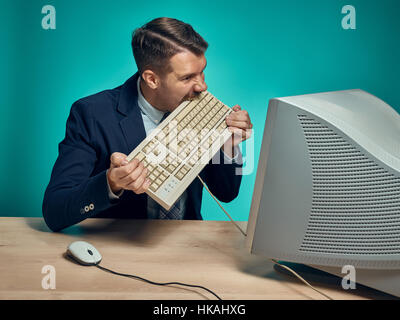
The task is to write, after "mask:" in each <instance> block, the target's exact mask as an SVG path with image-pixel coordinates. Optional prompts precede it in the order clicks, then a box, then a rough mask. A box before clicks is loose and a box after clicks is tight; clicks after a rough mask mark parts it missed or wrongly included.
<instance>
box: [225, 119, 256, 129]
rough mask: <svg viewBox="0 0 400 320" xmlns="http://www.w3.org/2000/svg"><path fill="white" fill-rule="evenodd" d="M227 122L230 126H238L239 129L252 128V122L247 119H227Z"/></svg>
mask: <svg viewBox="0 0 400 320" xmlns="http://www.w3.org/2000/svg"><path fill="white" fill-rule="evenodd" d="M226 124H227V126H228V127H236V128H239V129H243V130H246V129H250V127H251V124H250V123H249V122H247V121H235V120H228V119H227V120H226Z"/></svg>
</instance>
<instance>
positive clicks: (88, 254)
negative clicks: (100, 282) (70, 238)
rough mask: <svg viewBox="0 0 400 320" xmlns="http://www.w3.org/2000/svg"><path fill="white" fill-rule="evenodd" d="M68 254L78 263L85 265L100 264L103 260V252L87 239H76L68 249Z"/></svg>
mask: <svg viewBox="0 0 400 320" xmlns="http://www.w3.org/2000/svg"><path fill="white" fill-rule="evenodd" d="M67 254H68V255H69V256H71V257H72V258H73V259H74V260H76V261H77V262H78V263H80V264H83V265H85V266H91V265H95V264H98V263H99V262H100V261H101V254H100V252H98V251H97V249H96V248H95V247H93V246H92V245H91V244H90V243H88V242H85V241H74V242H72V243H71V244H70V245H69V246H68V249H67Z"/></svg>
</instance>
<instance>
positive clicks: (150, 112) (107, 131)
mask: <svg viewBox="0 0 400 320" xmlns="http://www.w3.org/2000/svg"><path fill="white" fill-rule="evenodd" d="M207 47H208V44H207V42H206V41H205V40H204V39H203V38H202V37H201V36H200V35H199V34H198V33H196V32H195V31H194V30H193V28H192V27H191V26H190V25H189V24H186V23H184V22H181V21H179V20H176V19H171V18H157V19H154V20H152V21H150V22H149V23H147V24H145V25H144V26H143V27H141V28H139V29H136V30H135V32H134V33H133V37H132V50H133V54H134V57H135V61H136V64H137V67H138V72H137V73H136V74H135V75H133V76H132V77H131V78H129V79H128V80H127V81H126V82H125V83H124V84H123V85H121V86H118V87H116V88H114V89H111V90H105V91H102V92H99V93H96V94H94V95H91V96H88V97H85V98H82V99H79V100H78V101H76V102H75V103H73V105H72V107H71V111H70V115H69V117H68V120H67V125H66V134H65V138H64V139H63V141H61V143H60V144H59V155H58V158H57V160H56V162H55V164H54V167H53V171H52V174H51V178H50V182H49V185H48V187H47V189H46V192H45V195H44V199H43V216H44V219H45V221H46V223H47V225H48V226H49V228H50V229H51V230H53V231H58V230H61V229H63V228H66V227H68V226H71V225H73V224H76V223H78V222H80V221H82V220H84V219H86V218H89V217H107V218H133V219H202V216H201V200H202V189H203V185H202V184H201V182H200V181H199V180H198V179H195V180H194V181H193V182H192V183H191V184H190V186H189V187H188V188H187V189H186V191H185V192H184V193H183V194H182V196H181V197H180V198H179V199H178V200H177V202H176V204H175V205H174V206H173V207H172V208H171V210H170V212H166V210H165V209H164V208H162V207H161V206H159V205H158V204H157V203H156V202H155V201H154V200H153V199H151V198H150V197H148V196H147V194H146V193H145V192H146V190H147V188H148V187H149V184H150V183H149V182H150V181H149V179H148V178H147V173H148V172H147V169H146V168H144V166H143V164H142V163H141V162H140V161H138V160H137V159H134V160H132V161H130V162H128V161H126V157H127V155H128V154H129V153H130V152H131V151H132V150H133V149H135V147H137V146H138V145H139V143H140V142H141V141H143V140H144V139H145V137H146V136H147V135H148V134H150V132H151V131H152V130H154V129H155V128H156V127H157V125H158V124H159V123H160V122H161V121H162V120H163V118H165V116H166V115H168V114H169V112H172V111H173V110H174V109H175V108H176V107H178V106H179V105H180V104H181V103H182V102H183V101H185V100H187V99H191V98H193V97H196V96H197V95H198V94H199V93H201V92H203V91H205V90H207V85H206V83H205V81H204V69H205V67H206V64H207V61H206V58H205V56H204V53H205V51H206V49H207ZM232 109H233V111H234V112H232V113H231V115H230V116H229V117H228V118H227V119H226V123H227V125H228V128H229V130H230V131H231V132H232V133H233V134H232V137H231V138H230V139H229V140H228V141H227V142H226V143H225V144H224V145H223V147H222V148H221V150H220V151H219V152H218V153H217V154H216V155H215V156H214V158H213V160H212V161H210V163H209V164H207V165H206V166H205V168H204V169H203V170H202V171H201V173H200V176H201V178H202V179H203V180H204V181H205V183H206V184H207V185H208V187H209V189H210V190H211V192H213V194H214V195H215V196H216V197H217V198H218V199H219V200H220V201H224V202H229V201H232V200H233V199H234V198H235V197H236V196H237V195H238V192H239V188H240V183H241V175H238V174H237V171H236V170H237V168H240V167H241V165H242V164H241V154H240V150H239V148H238V145H239V143H240V142H242V141H244V140H246V139H248V138H249V137H250V135H251V129H252V124H251V121H250V118H249V115H248V113H247V112H246V111H245V110H242V109H241V107H240V106H238V105H236V106H234V107H233V108H232ZM215 163H218V164H215Z"/></svg>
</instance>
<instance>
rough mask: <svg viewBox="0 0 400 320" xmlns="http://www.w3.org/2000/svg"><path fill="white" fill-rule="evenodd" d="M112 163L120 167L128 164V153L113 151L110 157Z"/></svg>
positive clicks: (113, 165)
mask: <svg viewBox="0 0 400 320" xmlns="http://www.w3.org/2000/svg"><path fill="white" fill-rule="evenodd" d="M110 164H111V166H112V167H120V166H123V165H126V164H128V161H127V160H126V154H123V153H121V152H114V153H112V154H111V157H110Z"/></svg>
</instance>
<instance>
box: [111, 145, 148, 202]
mask: <svg viewBox="0 0 400 320" xmlns="http://www.w3.org/2000/svg"><path fill="white" fill-rule="evenodd" d="M126 157H127V156H126V155H125V154H123V153H119V152H114V153H113V154H112V155H111V158H110V161H111V164H110V169H109V170H108V172H107V179H108V184H109V185H110V188H111V191H112V192H113V193H115V194H117V193H119V192H120V191H121V190H122V189H125V190H132V191H133V192H134V193H136V194H140V193H143V192H146V190H147V189H148V188H149V186H150V180H149V179H148V178H147V172H148V170H147V169H146V168H145V167H144V166H143V164H142V163H141V162H140V161H139V160H137V159H133V160H132V161H130V162H128V161H126Z"/></svg>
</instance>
